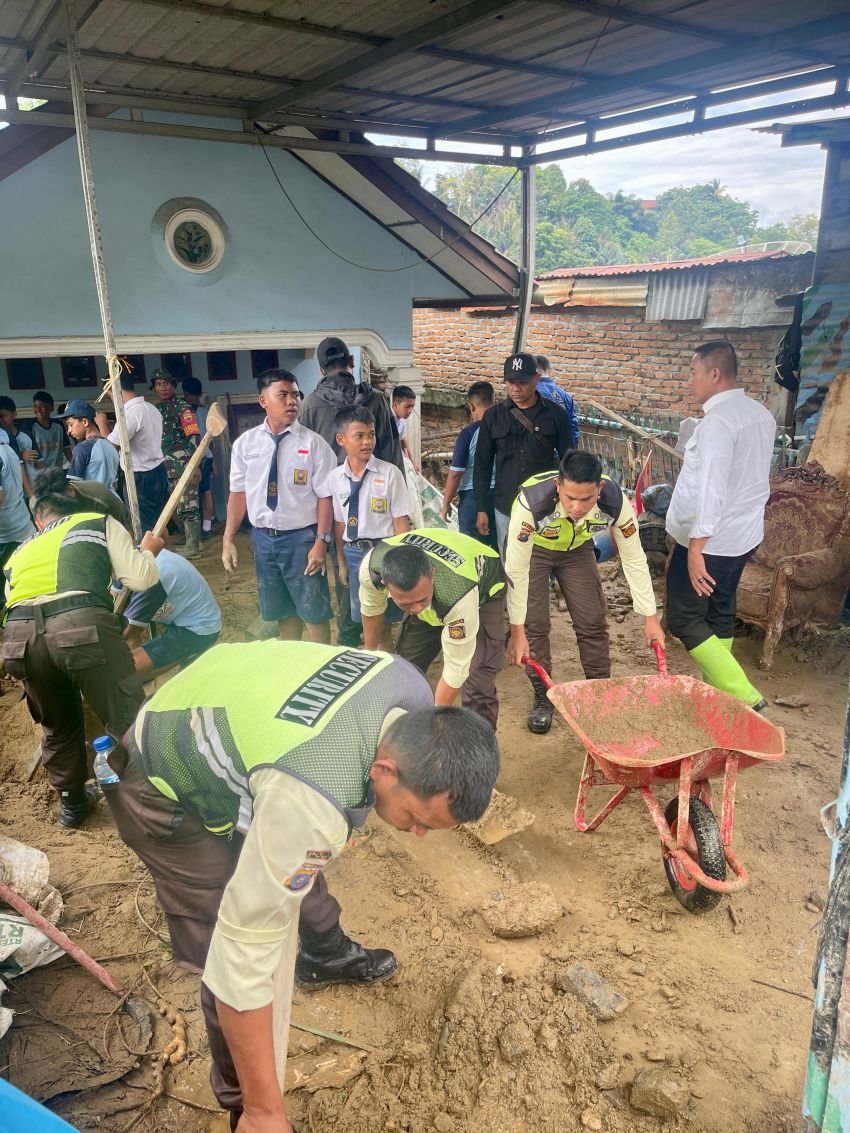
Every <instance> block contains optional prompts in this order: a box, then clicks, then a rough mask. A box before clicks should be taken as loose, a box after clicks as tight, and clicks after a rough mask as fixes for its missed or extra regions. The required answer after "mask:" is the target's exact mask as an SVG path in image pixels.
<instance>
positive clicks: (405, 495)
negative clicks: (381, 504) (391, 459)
mask: <svg viewBox="0 0 850 1133" xmlns="http://www.w3.org/2000/svg"><path fill="white" fill-rule="evenodd" d="M390 469H391V471H390V472H389V473H388V474H387V475H388V478H389V484H388V487H389V497H390V517H391V518H392V519H403V518H404V517H405V516H406V515H410V493H409V492H408V490H407V481H406V480H405V478H404V475H403V473H402V472H400V471H399V469H398V468H396V466H395V465H394V464H392V465H390Z"/></svg>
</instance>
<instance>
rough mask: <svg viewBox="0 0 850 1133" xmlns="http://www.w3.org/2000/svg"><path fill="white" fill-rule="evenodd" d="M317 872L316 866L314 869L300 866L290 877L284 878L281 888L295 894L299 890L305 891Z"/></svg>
mask: <svg viewBox="0 0 850 1133" xmlns="http://www.w3.org/2000/svg"><path fill="white" fill-rule="evenodd" d="M318 872H319V867H318V866H317V867H316V868H315V869H314V868H313V867H312V866H306V867H305V866H301V868H300V869H296V871H295V873H293V874H292V875H291V877H286V878H284V881H283V887H284V889H289V890H291V892H293V893H297V892H298V891H299V890H300V889H306V888H307V886H308V885H309V884H310V882H311V881H312V880H313V878H314V877H315V875H316V874H317V873H318Z"/></svg>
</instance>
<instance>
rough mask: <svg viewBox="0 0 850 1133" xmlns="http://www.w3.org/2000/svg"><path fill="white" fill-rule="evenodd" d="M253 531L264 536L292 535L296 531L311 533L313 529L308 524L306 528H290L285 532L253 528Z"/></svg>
mask: <svg viewBox="0 0 850 1133" xmlns="http://www.w3.org/2000/svg"><path fill="white" fill-rule="evenodd" d="M254 530H255V531H262V533H263V534H264V535H294V534H295V533H296V532H297V531H313V530H314V527H313V526H312V525H311V524H309V523H308V524H307V526H306V527H290V528H289V529H288V530H286V531H278V529H277V528H276V527H255V528H254Z"/></svg>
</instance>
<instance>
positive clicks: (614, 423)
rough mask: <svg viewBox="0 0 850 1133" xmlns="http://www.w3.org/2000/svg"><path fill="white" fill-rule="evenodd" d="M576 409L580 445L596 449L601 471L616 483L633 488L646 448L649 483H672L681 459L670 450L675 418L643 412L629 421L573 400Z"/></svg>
mask: <svg viewBox="0 0 850 1133" xmlns="http://www.w3.org/2000/svg"><path fill="white" fill-rule="evenodd" d="M576 411H577V413H578V420H579V432H580V437H581V439H580V447H581V448H583V449H585V450H586V451H588V452H593V453H596V455H597V456H598V457H599V459H600V460H601V461H602V467H603V471H604V472H605V473H606V475H608V476H610V477H612V479H614V480H616V481H617V483H618V484H622V486H623V487H624V488H633V487H634V485H635V482H636V480H637V478H638V475H639V474H640V470H641V468H642V467H643V465H644V463H645V462H646V458H647V457H648V456H649V454H650V452H651V453H652V465H651V468H650V474H649V481H650V483H653V484H663V483H668V484H675V483H676V478H677V477H678V475H679V469H680V467H681V464H682V461H681V458H680V457H679V456H678V454H676V453H675V452H671V451H670V450H671V449H674V447H675V444H676V438H677V436H678V429H679V421H678V420H675V421H674V420H673V419H672V418H665V417H647V416H645V415H641V416H640V417H636V418H635V420H633V421H631V422H629V421H627V420H625V419H623V418H621V419H619V420H615V419H614V418H613V417H611V416H610V415H608V414H606V413H604V412H603V411H602V410H601V409H600V408H597V407H596V406H595V405H592V404H591V403H590V402H577V403H576Z"/></svg>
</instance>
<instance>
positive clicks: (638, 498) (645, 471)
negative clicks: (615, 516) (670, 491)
mask: <svg viewBox="0 0 850 1133" xmlns="http://www.w3.org/2000/svg"><path fill="white" fill-rule="evenodd" d="M651 467H652V449H650V450H649V456H647V458H646V460H645V461H644V462H643V468H641V470H640V474H639V475H638V478H637V480H636V481H635V515H641V513H642V512H644V511H646V508H645V507H644V506H643V494H642V493H643V489H644V488H646V487H648V486H649V483H650V477H649V471H650V468H651Z"/></svg>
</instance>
